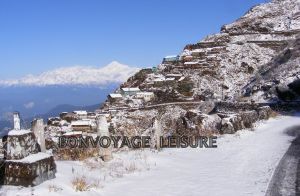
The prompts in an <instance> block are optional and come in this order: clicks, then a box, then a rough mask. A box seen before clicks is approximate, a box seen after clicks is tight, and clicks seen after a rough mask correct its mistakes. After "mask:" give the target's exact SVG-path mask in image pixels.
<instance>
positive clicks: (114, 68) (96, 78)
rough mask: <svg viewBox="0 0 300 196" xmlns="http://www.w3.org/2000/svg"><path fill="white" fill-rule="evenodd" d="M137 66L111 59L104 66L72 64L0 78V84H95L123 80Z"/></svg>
mask: <svg viewBox="0 0 300 196" xmlns="http://www.w3.org/2000/svg"><path fill="white" fill-rule="evenodd" d="M138 70H139V68H137V67H131V66H128V65H124V64H121V63H119V62H117V61H113V62H111V63H110V64H108V65H106V66H104V67H93V66H73V67H63V68H58V69H54V70H50V71H47V72H44V73H41V74H39V75H27V76H25V77H22V78H20V79H9V80H0V86H48V85H93V86H95V85H97V86H105V85H107V84H110V83H121V82H124V81H125V80H126V79H127V78H128V77H130V76H131V75H133V74H134V73H135V72H137V71H138Z"/></svg>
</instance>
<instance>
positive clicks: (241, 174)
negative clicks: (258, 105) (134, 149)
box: [103, 117, 300, 196]
mask: <svg viewBox="0 0 300 196" xmlns="http://www.w3.org/2000/svg"><path fill="white" fill-rule="evenodd" d="M293 125H300V119H299V118H297V117H283V118H280V119H276V120H269V121H268V123H263V124H261V125H260V126H259V128H257V129H256V130H255V132H250V131H240V132H239V133H237V134H236V135H226V136H224V137H222V138H220V139H219V140H218V148H217V149H189V150H187V149H168V150H165V151H163V152H161V153H159V154H157V156H155V157H153V158H154V159H155V160H156V163H157V167H156V168H155V169H153V170H151V171H150V172H146V173H143V174H139V175H132V176H127V177H125V178H123V179H121V180H118V181H116V182H114V183H112V184H110V185H108V186H106V187H104V189H103V193H104V195H149V196H153V195H173V196H174V195H197V196H199V195H218V196H219V195H235V196H238V195H255V196H259V195H264V194H265V191H266V189H267V186H268V183H269V181H270V179H271V177H272V173H273V171H274V169H275V168H276V166H277V164H278V162H279V161H280V159H281V157H282V156H283V154H284V153H285V151H286V150H287V148H288V146H289V145H290V141H291V140H292V137H290V136H288V135H286V134H284V133H283V132H284V130H285V129H286V128H287V127H290V126H293Z"/></svg>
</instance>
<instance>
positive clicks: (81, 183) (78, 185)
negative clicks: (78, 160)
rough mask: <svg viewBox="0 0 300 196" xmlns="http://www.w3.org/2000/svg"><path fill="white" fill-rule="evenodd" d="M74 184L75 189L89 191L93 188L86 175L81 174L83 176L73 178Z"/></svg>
mask: <svg viewBox="0 0 300 196" xmlns="http://www.w3.org/2000/svg"><path fill="white" fill-rule="evenodd" d="M72 185H73V187H74V189H75V191H80V192H82V191H88V190H89V189H90V188H91V185H89V184H88V183H87V180H86V177H85V176H81V177H75V178H74V179H73V180H72Z"/></svg>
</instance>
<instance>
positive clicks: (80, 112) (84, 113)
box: [73, 110, 88, 119]
mask: <svg viewBox="0 0 300 196" xmlns="http://www.w3.org/2000/svg"><path fill="white" fill-rule="evenodd" d="M73 113H74V114H75V115H76V116H77V117H78V118H79V119H85V118H87V114H88V113H87V111H85V110H78V111H73Z"/></svg>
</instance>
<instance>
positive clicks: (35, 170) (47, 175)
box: [4, 152, 56, 186]
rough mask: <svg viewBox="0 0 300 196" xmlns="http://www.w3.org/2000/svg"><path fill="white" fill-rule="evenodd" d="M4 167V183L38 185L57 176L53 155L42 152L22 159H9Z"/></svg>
mask: <svg viewBox="0 0 300 196" xmlns="http://www.w3.org/2000/svg"><path fill="white" fill-rule="evenodd" d="M4 168H5V173H4V184H6V185H18V186H20V185H21V186H36V185H38V184H40V183H42V182H44V181H45V180H49V179H52V178H55V172H56V165H55V162H54V159H53V156H51V155H48V154H46V153H41V152H40V153H37V154H31V155H29V156H27V157H25V158H23V159H20V160H7V161H5V167H4Z"/></svg>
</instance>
